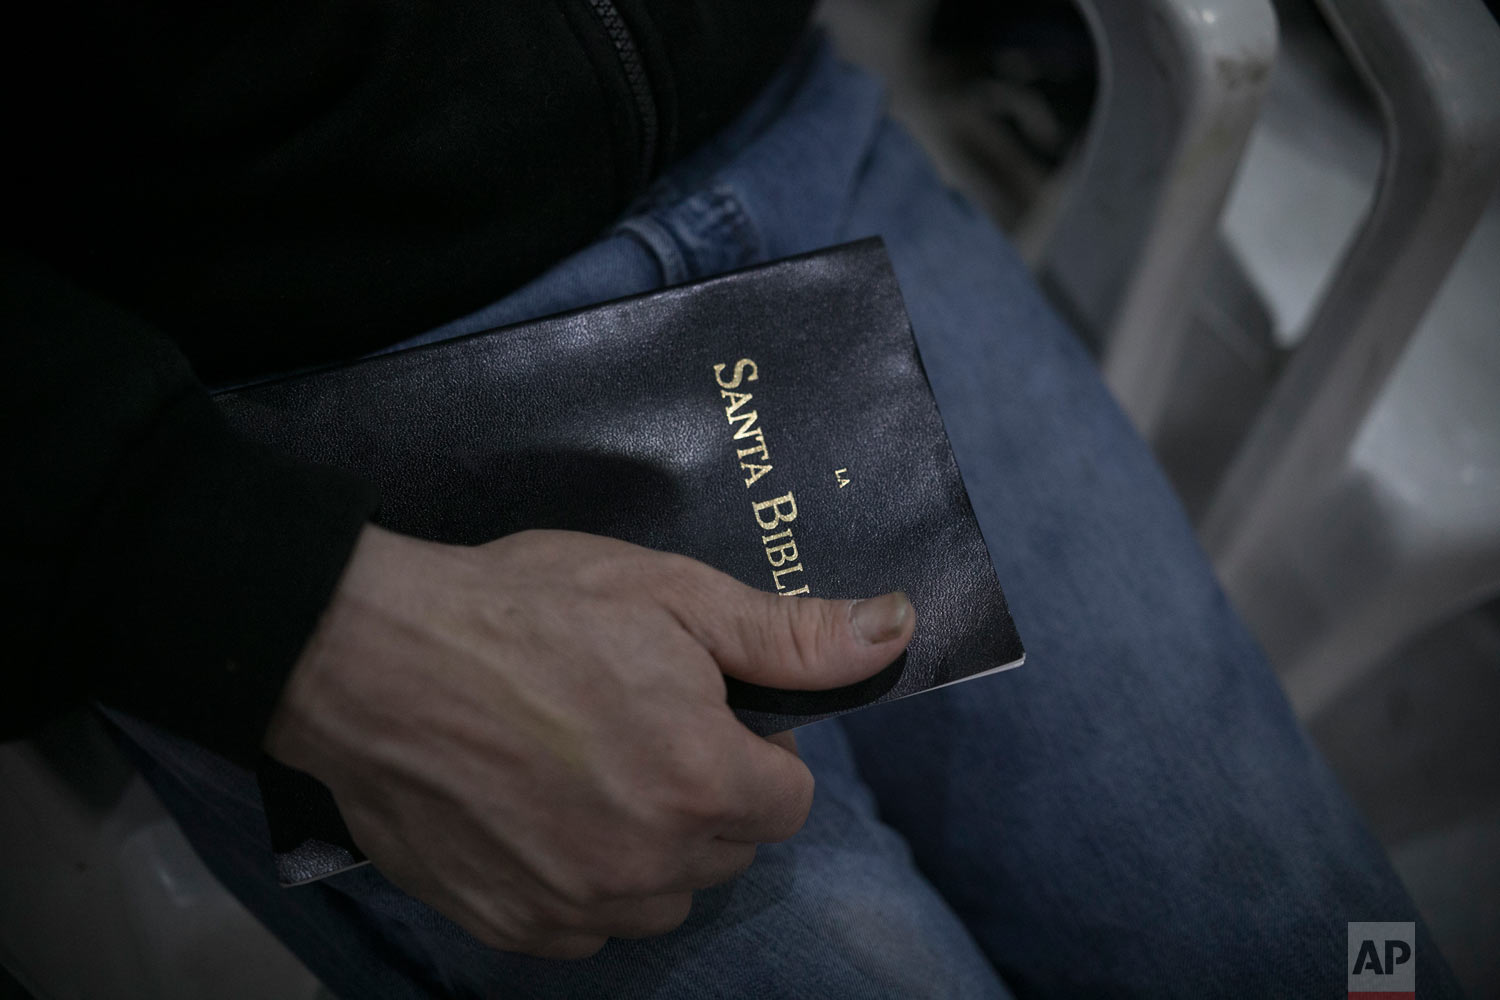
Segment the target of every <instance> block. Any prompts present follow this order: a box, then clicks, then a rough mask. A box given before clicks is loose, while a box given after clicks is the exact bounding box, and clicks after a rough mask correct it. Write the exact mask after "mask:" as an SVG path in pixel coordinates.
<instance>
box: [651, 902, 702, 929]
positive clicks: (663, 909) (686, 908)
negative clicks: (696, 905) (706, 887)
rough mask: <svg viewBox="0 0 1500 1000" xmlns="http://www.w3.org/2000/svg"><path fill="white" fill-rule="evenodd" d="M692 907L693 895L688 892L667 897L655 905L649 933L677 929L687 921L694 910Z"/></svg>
mask: <svg viewBox="0 0 1500 1000" xmlns="http://www.w3.org/2000/svg"><path fill="white" fill-rule="evenodd" d="M692 908H693V897H692V896H691V895H689V894H687V893H683V894H681V895H678V896H669V897H667V898H666V899H664V900H663V901H662V902H661V903H660V904H659V905H658V906H657V907H655V912H654V913H652V915H651V921H650V926H649V927H648V928H647V933H648V934H651V935H656V934H666V933H668V932H669V931H675V930H676V929H677V928H679V927H681V926H682V925H683V924H684V923H686V922H687V918H688V913H689V912H691V911H692Z"/></svg>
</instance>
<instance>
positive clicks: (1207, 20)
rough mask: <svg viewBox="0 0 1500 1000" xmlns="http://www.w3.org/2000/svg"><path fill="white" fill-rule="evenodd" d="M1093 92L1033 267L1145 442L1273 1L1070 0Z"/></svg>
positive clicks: (1246, 117)
mask: <svg viewBox="0 0 1500 1000" xmlns="http://www.w3.org/2000/svg"><path fill="white" fill-rule="evenodd" d="M1078 2H1079V7H1080V9H1081V10H1082V12H1083V14H1084V17H1085V19H1086V20H1087V21H1088V24H1089V27H1090V30H1091V32H1092V35H1093V38H1094V42H1095V48H1096V51H1097V52H1098V62H1099V89H1098V97H1097V98H1096V101H1095V108H1094V112H1093V116H1092V119H1091V123H1090V126H1089V131H1088V135H1087V138H1086V139H1085V146H1084V149H1083V153H1082V156H1081V158H1080V160H1079V163H1078V166H1077V167H1076V170H1075V173H1074V175H1073V177H1072V178H1070V180H1069V182H1068V185H1067V190H1066V191H1065V193H1064V194H1063V196H1062V202H1061V205H1060V206H1059V209H1058V212H1057V215H1056V216H1055V219H1054V221H1053V223H1052V227H1051V230H1050V232H1048V233H1047V234H1045V235H1044V237H1043V240H1042V247H1043V249H1042V251H1041V253H1040V255H1039V258H1038V259H1037V260H1036V262H1035V268H1036V272H1037V275H1038V278H1039V279H1040V281H1041V283H1042V284H1043V286H1044V287H1045V288H1046V289H1047V291H1048V293H1049V294H1050V296H1051V297H1052V299H1053V301H1054V302H1055V303H1056V304H1057V305H1058V306H1059V307H1060V308H1061V309H1062V311H1063V312H1064V313H1065V314H1067V315H1068V318H1069V319H1070V320H1071V321H1072V322H1073V324H1074V326H1075V328H1077V329H1078V330H1079V332H1080V333H1082V334H1083V335H1084V336H1085V337H1086V338H1088V339H1090V340H1092V341H1093V342H1094V345H1095V347H1096V348H1097V349H1098V351H1099V354H1100V356H1101V362H1102V364H1103V367H1104V373H1105V378H1106V379H1107V380H1108V382H1109V383H1110V387H1111V388H1112V389H1113V390H1114V392H1115V395H1116V396H1117V397H1118V398H1119V400H1120V402H1121V403H1122V405H1123V406H1124V407H1125V410H1126V412H1128V413H1129V414H1130V416H1131V418H1132V420H1134V421H1135V423H1136V426H1137V427H1138V428H1139V429H1140V430H1141V431H1142V432H1143V433H1144V434H1145V435H1146V436H1147V437H1148V438H1149V437H1150V436H1151V432H1152V430H1153V428H1154V427H1155V425H1156V422H1157V420H1158V419H1159V418H1160V415H1161V412H1162V410H1163V408H1164V405H1165V401H1166V398H1167V392H1168V389H1169V387H1170V383H1171V378H1172V376H1173V373H1174V370H1175V359H1176V358H1177V357H1178V355H1179V353H1180V352H1181V348H1182V339H1183V335H1184V332H1185V330H1186V328H1187V323H1188V320H1189V318H1190V310H1191V308H1192V304H1193V300H1194V298H1195V292H1196V289H1197V288H1198V286H1199V285H1200V284H1201V282H1202V280H1203V278H1204V276H1205V274H1206V270H1207V268H1208V265H1209V262H1210V259H1211V257H1212V251H1213V244H1214V239H1215V234H1216V232H1217V229H1218V223H1219V216H1220V214H1221V211H1222V209H1223V206H1224V202H1225V199H1226V197H1227V196H1228V192H1229V188H1230V185H1231V183H1232V181H1233V180H1234V174H1235V169H1236V167H1237V166H1238V164H1239V161H1240V157H1241V154H1242V153H1243V152H1244V148H1245V143H1246V141H1247V140H1248V138H1249V135H1250V130H1251V127H1252V126H1253V125H1254V123H1255V118H1256V115H1257V113H1258V112H1259V109H1260V105H1261V100H1262V98H1263V97H1264V95H1265V92H1266V86H1267V82H1268V80H1269V78H1270V72H1271V67H1272V64H1273V63H1274V61H1275V57H1276V45H1277V36H1276V16H1275V12H1274V11H1273V10H1272V8H1271V5H1270V3H1269V0H1078Z"/></svg>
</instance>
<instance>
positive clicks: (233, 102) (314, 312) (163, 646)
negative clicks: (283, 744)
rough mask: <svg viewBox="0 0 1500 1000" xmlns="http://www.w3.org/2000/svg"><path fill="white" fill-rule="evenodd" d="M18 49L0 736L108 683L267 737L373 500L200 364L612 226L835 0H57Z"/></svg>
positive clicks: (263, 360) (343, 347) (147, 711)
mask: <svg viewBox="0 0 1500 1000" xmlns="http://www.w3.org/2000/svg"><path fill="white" fill-rule="evenodd" d="M39 6H45V7H46V8H47V12H46V13H45V14H42V15H34V16H33V17H32V20H31V22H30V23H24V24H22V23H12V25H11V27H10V29H9V30H8V32H7V37H6V38H5V40H4V41H3V42H0V45H3V46H4V49H5V51H4V53H3V62H4V64H5V68H4V73H5V76H6V78H7V79H6V81H5V86H6V95H7V97H6V103H7V123H6V129H7V132H8V133H9V134H8V136H7V141H6V146H7V147H8V149H9V150H10V153H9V157H10V166H9V171H10V173H11V180H10V184H9V185H8V190H9V191H10V197H11V201H12V205H11V206H10V207H11V211H10V212H8V213H7V214H8V216H9V218H8V221H7V224H6V227H5V268H4V278H3V286H4V293H3V311H4V312H3V314H4V324H5V331H6V333H5V336H6V342H7V347H8V350H7V352H6V354H7V356H6V362H5V364H4V365H3V374H0V412H3V413H4V415H5V417H4V440H5V447H6V453H7V455H8V458H9V460H8V462H7V465H8V469H7V471H6V477H5V478H6V485H5V494H6V501H7V502H6V504H5V508H4V511H5V528H4V531H5V546H4V566H3V570H4V577H5V584H4V593H3V595H0V601H3V604H0V608H3V610H0V616H3V620H4V621H5V625H6V636H5V639H6V641H5V646H4V654H3V655H4V658H5V661H6V663H7V666H5V667H3V668H0V670H3V676H0V736H14V735H19V734H21V733H22V732H24V731H26V730H27V729H28V728H29V727H31V726H32V725H34V724H35V723H36V722H38V721H39V720H41V719H42V718H44V717H46V716H47V715H49V714H51V713H53V712H55V711H57V710H59V709H62V708H65V707H68V706H71V705H74V704H77V703H79V702H80V701H83V700H85V699H87V698H91V697H97V698H101V699H104V700H106V701H108V702H110V703H113V704H117V705H119V706H120V707H123V708H125V709H127V710H129V711H132V712H134V713H136V714H138V715H140V716H142V717H144V718H147V719H149V720H152V721H155V722H158V723H160V724H162V725H164V726H166V727H168V728H171V729H174V730H175V731H177V732H179V733H182V734H184V735H187V736H190V737H192V738H194V739H197V740H198V741H200V742H202V743H204V744H206V745H208V746H211V747H214V748H216V749H218V750H220V751H222V752H224V753H226V754H228V755H229V756H231V757H234V758H236V759H239V760H241V761H245V762H249V761H251V760H253V758H254V757H255V755H256V753H257V751H258V747H259V745H260V741H261V737H262V734H263V732H264V728H265V723H266V720H267V718H268V716H269V714H270V712H271V710H272V708H273V707H274V705H275V701H276V698H277V697H278V695H279V692H280V689H281V686H282V682H283V680H284V678H285V675H286V672H287V671H288V670H289V669H290V667H291V665H292V663H293V662H294V661H295V659H296V656H297V655H298V653H299V652H300V650H301V647H302V645H303V643H304V642H305V640H306V638H307V636H308V635H309V634H310V633H311V631H312V629H313V627H314V626H315V625H316V622H317V618H318V615H319V614H320V613H321V611H322V609H323V608H324V606H325V605H326V603H327V601H328V598H329V595H330V593H331V592H332V589H333V587H334V585H335V584H336V582H337V579H338V576H339V574H340V572H341V570H342V568H343V566H344V564H345V562H346V561H347V558H348V555H349V551H350V549H351V547H352V545H353V542H354V540H355V538H356V536H357V534H358V531H359V529H360V526H361V525H362V524H363V523H364V521H365V520H366V519H367V517H368V515H369V514H370V512H371V511H372V510H373V509H374V506H375V504H376V503H377V500H378V498H376V497H374V496H373V495H372V493H371V491H370V490H369V489H368V488H367V487H366V486H365V485H364V484H362V483H360V482H358V481H357V480H352V479H350V478H348V477H347V476H344V475H342V474H337V473H334V472H332V471H330V470H327V469H319V468H310V467H305V466H300V465H297V464H294V463H291V462H288V461H285V460H283V459H281V458H280V457H278V456H276V455H274V454H270V453H268V452H266V451H264V450H262V449H260V448H258V447H255V446H252V445H250V444H248V443H247V442H244V441H241V440H238V439H236V438H235V437H234V436H233V435H231V434H230V433H229V432H228V431H227V430H226V428H225V427H224V426H223V424H222V422H221V421H220V420H219V419H218V416H217V413H216V412H215V410H214V408H213V406H212V404H211V403H210V401H209V398H208V396H207V393H206V391H205V390H204V388H203V385H204V384H205V383H209V384H212V383H217V382H226V381H231V380H240V379H244V378H248V377H253V376H255V375H258V374H262V373H269V372H274V371H281V370H287V369H292V368H297V367H302V366H306V365H312V364H318V363H322V362H327V361H330V360H336V359H341V358H348V357H353V356H356V355H358V354H361V353H364V352H366V351H368V350H371V349H373V348H376V347H379V346H381V345H384V344H388V343H390V342H392V341H394V340H397V339H400V338H403V337H406V336H410V335H412V334H415V333H418V332H420V331H422V330H424V329H428V328H431V327H433V326H436V325H438V324H440V323H442V322H444V321H446V320H449V319H452V318H454V317H456V316H459V315H462V314H463V313H464V312H466V311H469V310H472V309H475V308H478V307H479V306H482V305H484V304H485V303H487V302H489V301H492V300H494V299H496V298H498V297H500V296H501V295H502V294H504V293H505V292H506V291H508V290H511V289H513V288H515V287H517V286H518V285H520V284H521V283H523V282H525V281H526V280H528V279H529V278H531V277H533V276H535V275H536V274H538V273H539V272H540V271H541V270H543V269H544V268H545V267H546V266H547V265H548V264H550V263H553V262H555V261H557V260H558V259H560V258H561V257H563V256H564V255H566V254H567V253H569V252H571V251H573V250H575V249H577V248H579V247H581V246H582V245H584V244H586V243H587V242H589V241H590V240H591V239H592V238H593V237H595V236H596V235H597V234H598V233H599V232H600V230H601V229H602V228H603V227H604V226H606V225H607V224H608V223H609V222H610V220H611V219H613V218H614V217H615V216H616V215H618V213H619V212H620V211H621V210H622V209H623V208H624V207H625V206H626V204H627V203H628V201H629V200H630V199H631V198H632V197H633V196H634V195H636V194H637V193H639V192H640V191H641V190H642V188H643V187H644V186H645V184H646V183H647V182H648V181H649V180H650V179H651V178H652V177H653V176H654V175H656V174H658V173H659V172H660V171H661V170H662V169H663V167H664V166H666V165H667V164H669V163H670V162H672V160H673V159H674V158H676V157H678V156H679V155H680V154H682V153H684V152H686V151H688V150H690V149H691V148H692V147H693V146H694V145H696V144H697V143H699V142H701V141H702V140H703V139H705V138H706V137H707V136H708V135H709V134H711V133H712V132H713V131H714V130H716V129H718V128H719V127H721V126H722V125H724V124H725V123H727V122H728V120H729V119H730V118H731V117H732V116H733V115H734V113H735V112H736V111H738V110H739V109H740V108H741V107H742V106H743V105H744V104H745V103H746V102H747V101H748V99H749V98H750V97H751V96H752V95H753V94H754V92H755V91H756V90H757V88H758V87H759V86H760V85H761V84H762V83H763V82H764V81H765V79H766V78H767V77H768V76H769V74H770V73H771V71H772V70H773V69H774V68H775V66H776V65H777V63H778V62H779V61H780V59H781V58H782V56H783V55H784V54H785V52H786V51H787V50H788V49H789V48H790V47H791V45H792V44H793V42H794V41H795V39H796V37H797V35H798V34H799V33H800V30H801V27H802V25H803V23H804V21H805V19H806V16H807V9H808V7H809V2H808V0H796V2H790V3H778V2H773V0H676V2H671V0H667V2H653V0H528V2H510V3H507V2H496V0H490V2H474V0H468V2H448V3H443V2H433V3H431V4H423V3H414V2H403V0H285V2H283V0H230V2H226V3H209V4H203V3H173V2H153V3H135V4H107V3H102V2H101V3H97V4H86V5H82V6H83V7H85V8H87V9H80V6H79V5H72V6H69V5H64V4H49V5H39Z"/></svg>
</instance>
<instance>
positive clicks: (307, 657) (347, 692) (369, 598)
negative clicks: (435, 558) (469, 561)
mask: <svg viewBox="0 0 1500 1000" xmlns="http://www.w3.org/2000/svg"><path fill="white" fill-rule="evenodd" d="M429 547H430V548H439V547H438V546H430V545H429V543H424V542H419V541H417V540H415V539H410V538H405V537H403V536H401V535H397V534H394V533H392V532H389V531H386V530H385V529H383V528H379V527H376V526H375V525H373V524H367V525H365V527H364V529H363V530H362V531H361V533H360V537H359V541H358V542H357V543H356V544H355V547H354V550H353V552H352V554H351V555H350V558H349V562H348V564H347V565H346V566H345V568H344V572H343V574H342V576H341V577H340V578H339V583H338V585H337V586H336V587H335V589H334V593H333V596H332V598H331V599H330V601H329V603H328V607H327V608H325V609H324V611H323V614H322V616H321V617H320V619H319V621H318V626H317V628H316V629H314V631H313V634H312V636H311V637H310V638H309V639H308V642H307V644H306V645H305V646H304V647H303V649H302V652H301V654H300V655H299V656H298V658H297V661H296V663H295V664H294V665H293V667H292V670H291V673H290V674H289V675H288V676H287V680H286V684H285V685H284V686H283V688H282V691H281V697H280V699H279V700H278V702H277V705H276V709H275V711H274V712H273V713H272V715H271V719H270V722H269V724H268V725H267V727H266V734H265V740H264V743H263V746H264V749H265V750H266V752H267V753H269V754H270V755H271V756H273V757H275V758H277V759H278V760H280V761H282V762H283V763H286V764H288V765H290V766H292V767H296V768H298V769H300V770H303V771H307V772H309V773H312V774H314V775H317V776H319V777H322V776H323V774H322V772H323V771H324V770H325V762H326V761H327V760H329V759H330V758H331V757H332V756H333V755H334V754H335V752H336V750H335V748H336V746H337V744H338V743H339V742H340V736H341V734H340V733H339V731H338V729H339V726H338V715H339V709H340V708H341V707H344V706H347V705H348V704H349V703H350V700H351V695H352V694H353V693H354V691H355V689H356V688H357V686H358V685H359V683H360V678H359V674H360V673H361V671H362V670H364V669H365V668H373V667H374V666H375V665H376V664H375V659H376V657H377V656H378V654H379V652H380V650H379V649H378V648H377V647H378V646H379V645H380V644H381V643H382V642H386V641H388V639H387V637H386V636H384V635H383V633H384V632H386V631H387V630H388V629H389V628H390V625H389V622H390V621H391V619H392V617H393V614H392V613H393V612H398V611H400V610H401V609H402V608H403V606H405V609H406V610H407V611H408V612H410V610H411V608H410V605H411V596H412V595H411V594H403V593H402V592H401V591H402V589H403V586H402V585H403V583H405V582H407V581H408V580H409V578H410V576H411V574H410V572H409V569H410V564H411V562H412V560H413V557H414V555H416V554H417V553H419V552H420V551H421V550H422V549H425V548H429ZM403 566H404V567H406V569H407V570H408V572H403V571H402V568H403Z"/></svg>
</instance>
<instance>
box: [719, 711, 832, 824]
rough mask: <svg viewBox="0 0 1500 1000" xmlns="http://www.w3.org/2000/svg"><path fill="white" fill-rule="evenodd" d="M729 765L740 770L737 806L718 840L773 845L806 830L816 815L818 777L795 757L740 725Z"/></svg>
mask: <svg viewBox="0 0 1500 1000" xmlns="http://www.w3.org/2000/svg"><path fill="white" fill-rule="evenodd" d="M734 728H735V729H736V730H737V731H738V732H737V734H736V735H735V736H734V737H732V739H733V740H734V745H733V746H732V747H731V751H732V756H731V757H730V759H732V760H734V761H736V762H737V763H736V766H735V768H734V770H733V772H732V774H731V777H730V780H729V783H728V785H729V787H728V792H729V795H730V801H731V803H732V804H733V805H732V808H731V809H730V810H729V813H728V818H727V819H726V821H725V823H724V826H723V827H722V828H721V829H720V830H719V836H721V837H723V838H724V839H725V840H734V841H740V842H743V843H752V844H769V843H775V842H777V841H781V840H786V839H787V838H788V837H790V836H791V835H792V834H794V833H796V832H797V831H798V830H800V829H802V824H803V823H805V822H807V814H808V812H809V811H810V810H811V809H812V799H813V776H812V772H811V771H809V770H808V769H807V765H806V764H804V763H802V759H801V758H800V757H798V756H797V755H796V754H795V753H793V752H790V751H788V750H786V749H784V748H783V747H780V746H777V745H776V744H775V743H771V742H769V741H767V740H765V739H762V738H761V737H759V736H756V735H755V734H754V733H752V732H751V731H750V730H748V729H746V728H745V727H744V726H743V725H741V724H739V723H738V721H736V724H735V727H734Z"/></svg>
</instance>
